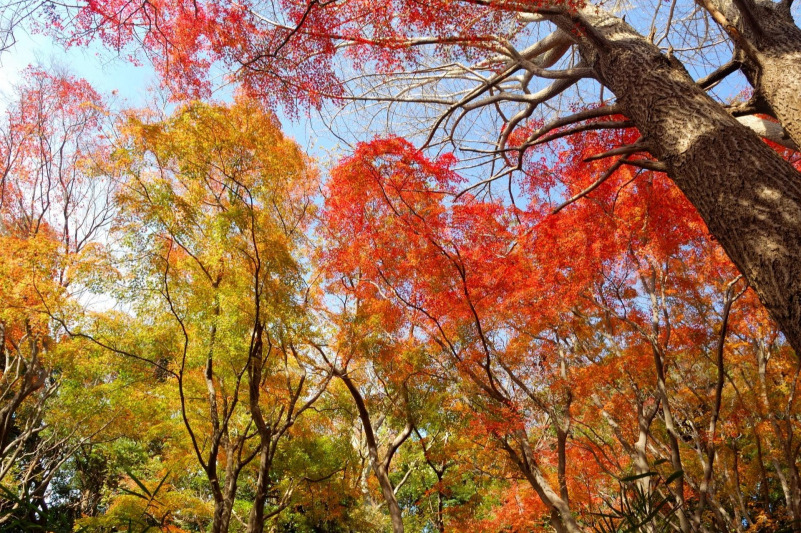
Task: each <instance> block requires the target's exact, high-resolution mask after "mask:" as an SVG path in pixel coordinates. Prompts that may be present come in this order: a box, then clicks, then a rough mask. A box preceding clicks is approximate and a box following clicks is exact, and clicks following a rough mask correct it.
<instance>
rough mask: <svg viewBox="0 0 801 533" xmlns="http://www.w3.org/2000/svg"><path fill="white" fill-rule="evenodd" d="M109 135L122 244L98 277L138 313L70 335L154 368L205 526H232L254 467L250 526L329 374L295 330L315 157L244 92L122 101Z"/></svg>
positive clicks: (286, 484)
mask: <svg viewBox="0 0 801 533" xmlns="http://www.w3.org/2000/svg"><path fill="white" fill-rule="evenodd" d="M122 132H123V134H124V137H123V143H124V144H123V146H122V148H121V149H120V150H118V151H117V153H116V165H117V167H118V168H119V173H120V174H121V180H122V183H123V185H122V187H121V190H120V193H119V194H118V195H117V197H116V202H117V205H118V206H119V208H120V210H121V214H120V222H119V223H118V224H117V225H116V226H115V228H114V230H113V235H114V237H115V238H117V239H118V240H119V242H121V243H122V245H123V246H122V247H121V248H120V249H119V250H118V251H117V252H116V253H117V255H118V257H117V259H114V256H111V257H110V260H111V261H112V264H114V265H115V266H116V268H118V275H117V277H116V278H112V279H111V280H108V281H111V282H112V285H110V286H109V285H107V286H109V287H111V288H110V289H109V290H110V291H112V290H113V291H114V294H115V295H116V297H117V298H118V299H119V301H121V302H125V303H127V304H128V305H129V306H130V307H131V309H132V310H133V311H134V312H135V317H134V316H130V315H116V316H115V315H113V314H112V315H105V316H100V317H98V318H97V319H96V320H95V321H94V322H95V323H94V324H93V323H92V322H91V321H90V322H88V323H87V324H85V325H84V327H83V328H82V329H74V330H73V331H72V333H73V334H74V335H78V336H82V337H86V338H88V339H91V340H93V341H94V342H95V343H97V344H98V345H100V346H102V347H104V348H106V349H110V350H112V351H113V352H115V353H117V354H119V355H122V356H123V357H124V358H127V359H128V360H130V361H131V362H133V363H137V364H140V365H141V363H145V364H147V365H148V366H149V367H150V368H151V372H152V371H153V370H152V369H155V373H156V376H158V377H157V378H156V381H158V382H162V383H161V384H160V385H159V388H160V389H161V391H162V392H161V394H164V395H168V398H170V400H171V401H172V402H176V403H174V404H173V405H174V407H173V408H175V409H177V410H178V412H180V415H181V420H182V423H183V429H184V431H185V432H186V436H187V438H188V441H184V445H186V447H187V450H186V451H187V452H188V453H189V454H190V455H191V456H193V457H194V459H195V461H196V462H197V464H198V465H199V466H200V467H201V469H202V471H203V473H204V475H205V477H206V479H207V483H208V487H207V490H208V492H209V495H210V498H211V500H212V502H213V508H214V512H213V515H212V520H211V530H212V531H215V532H224V531H228V530H229V526H230V522H231V520H232V518H233V515H234V511H235V505H236V503H237V495H238V493H240V489H241V479H242V477H244V476H252V479H251V482H252V483H253V485H254V491H253V494H252V499H251V505H250V506H249V510H248V514H249V516H248V518H247V531H249V532H256V531H262V530H263V529H264V527H265V523H266V521H267V520H269V519H270V518H272V517H274V516H276V515H277V514H278V513H280V512H281V511H282V510H283V509H285V508H286V507H287V506H288V505H289V503H290V500H291V498H292V494H293V491H294V488H295V486H296V485H297V483H298V482H299V481H300V479H298V478H297V476H294V475H292V474H291V473H290V477H288V478H286V479H279V478H276V473H277V470H276V467H275V464H274V461H275V460H276V457H277V456H279V455H280V453H281V452H280V450H281V449H282V448H283V447H284V446H288V444H287V441H288V439H289V438H290V435H291V433H292V431H293V429H292V428H293V427H295V425H296V423H297V422H298V419H299V417H300V416H301V415H303V413H304V412H305V411H307V410H308V409H309V408H310V407H311V406H312V405H313V404H314V403H315V401H316V400H317V399H318V398H319V397H320V395H321V394H322V393H323V391H324V390H325V388H326V385H327V383H328V380H329V379H330V374H329V375H325V374H320V373H318V372H316V371H315V370H314V367H313V366H310V363H309V361H308V355H307V354H305V353H304V350H303V348H302V346H300V345H299V344H298V341H297V336H296V333H295V331H296V330H302V329H303V327H304V326H303V320H304V318H303V306H304V291H306V290H307V289H306V287H305V283H304V279H303V271H302V269H303V267H302V263H301V259H300V257H299V255H298V254H299V250H300V249H301V246H302V244H303V243H302V241H303V238H304V228H305V226H306V224H308V222H309V219H310V215H311V212H312V211H313V204H312V203H311V197H310V192H311V191H313V187H314V185H315V183H316V173H315V170H314V168H313V167H312V166H311V165H310V164H309V162H308V160H307V159H306V158H305V156H303V154H302V153H301V152H300V151H299V149H298V147H297V145H296V144H295V143H294V142H293V141H291V140H289V139H286V138H284V137H283V135H282V134H281V131H280V129H279V126H278V123H277V121H276V119H275V117H274V115H273V114H272V113H270V112H269V111H268V110H267V109H265V108H264V107H262V106H260V105H259V104H258V103H256V102H255V101H253V100H251V99H247V98H244V97H238V98H237V100H236V101H235V102H234V103H233V104H231V105H230V106H224V105H209V104H204V103H200V102H195V103H190V104H187V105H185V106H183V107H181V108H179V109H178V110H177V111H176V112H175V113H174V114H173V115H172V116H170V117H164V118H160V117H158V116H156V117H153V116H149V115H148V114H147V113H145V114H143V115H136V114H131V115H129V116H128V117H127V121H126V123H125V124H124V125H123V126H122ZM108 281H107V282H106V283H108ZM100 283H102V282H100ZM115 285H116V286H119V287H122V289H113V287H114V286H115ZM151 379H152V378H151ZM276 492H278V493H279V494H280V496H279V497H278V498H277V499H276V500H274V505H273V504H271V503H268V500H270V501H273V497H274V494H275V493H276Z"/></svg>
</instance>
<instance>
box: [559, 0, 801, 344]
mask: <svg viewBox="0 0 801 533" xmlns="http://www.w3.org/2000/svg"><path fill="white" fill-rule="evenodd" d="M550 18H552V19H553V21H554V22H555V23H557V25H559V26H560V27H562V29H565V30H570V29H574V28H575V26H576V24H577V22H578V24H579V26H584V28H582V30H583V35H582V36H581V37H580V38H579V48H580V51H581V54H582V56H583V58H584V60H585V61H587V63H588V64H590V65H592V67H593V69H594V71H595V73H596V76H597V77H598V79H599V80H600V81H601V82H602V83H603V84H604V85H605V86H606V87H608V88H609V89H610V90H611V91H612V92H613V93H614V94H615V95H616V96H617V99H618V102H619V103H620V104H621V105H622V106H623V107H624V109H625V114H626V115H627V116H628V117H629V118H630V119H631V120H632V121H633V122H634V123H635V125H636V126H637V128H638V129H639V131H640V133H641V134H642V141H643V142H644V143H646V145H647V147H648V149H649V151H650V152H651V153H652V154H653V155H654V156H655V157H657V158H658V159H659V160H660V161H662V162H663V163H664V164H665V165H666V168H667V174H668V176H670V178H671V179H672V180H673V181H674V182H675V183H676V185H677V186H678V187H679V189H681V191H682V192H683V193H684V194H685V195H686V196H687V198H688V199H689V200H690V202H691V203H692V204H693V205H694V206H695V208H696V209H697V210H698V212H699V213H700V215H701V217H702V218H703V219H704V221H705V222H706V224H707V226H708V227H709V230H710V232H711V233H712V235H713V236H714V237H715V238H716V239H717V240H718V242H719V243H720V244H721V245H722V247H723V249H724V250H725V251H726V253H727V254H728V255H729V257H730V258H731V260H732V261H733V262H734V263H735V265H737V267H738V268H739V269H740V272H742V274H743V275H744V276H745V277H746V279H747V280H748V282H749V283H750V285H751V286H752V287H753V288H754V290H755V291H756V293H757V294H758V295H759V298H760V300H761V301H762V303H763V304H764V305H765V307H766V308H767V309H768V311H769V312H770V314H771V316H772V317H773V319H774V320H776V322H778V324H779V326H780V327H781V329H782V331H783V332H784V334H785V336H786V337H787V340H788V341H789V343H790V345H791V346H792V347H793V348H794V349H795V351H796V353H797V354H801V174H800V173H799V172H798V171H796V170H795V168H793V167H792V165H790V164H789V163H788V162H786V161H785V160H784V159H782V158H781V157H779V155H778V154H776V153H775V152H774V151H773V150H771V149H770V148H769V147H768V146H767V145H765V143H763V142H762V141H761V140H760V139H759V138H758V137H757V136H756V135H755V134H754V133H752V132H751V131H750V130H749V129H748V128H746V127H745V126H743V125H742V124H740V123H739V122H737V120H736V119H735V118H734V117H732V116H731V115H730V114H729V113H728V112H727V111H726V110H725V109H723V107H722V106H720V105H719V104H718V103H717V102H715V101H714V100H712V98H710V97H709V96H708V95H707V94H706V93H705V92H704V91H702V90H701V89H700V88H699V87H697V85H696V84H695V82H694V81H693V79H692V78H691V77H690V75H689V74H688V73H687V71H686V70H685V69H684V67H683V66H682V65H681V63H679V62H678V61H677V60H676V59H675V58H672V57H667V56H665V55H664V54H662V53H661V52H660V51H659V49H658V48H657V47H656V46H654V45H653V44H651V43H650V42H648V41H647V40H646V39H644V38H643V37H642V36H641V35H639V34H638V33H637V32H636V31H635V30H634V29H633V28H632V27H631V26H629V25H628V24H626V23H625V22H623V21H622V20H620V19H618V18H616V17H612V16H609V15H607V14H605V13H604V12H602V11H601V10H599V9H597V8H594V7H588V8H585V9H583V10H581V14H580V15H578V16H577V17H570V16H567V15H560V16H552V17H550Z"/></svg>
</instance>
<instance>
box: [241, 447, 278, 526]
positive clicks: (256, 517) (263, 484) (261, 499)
mask: <svg viewBox="0 0 801 533" xmlns="http://www.w3.org/2000/svg"><path fill="white" fill-rule="evenodd" d="M270 470H272V454H271V453H270V446H269V441H268V442H267V443H266V445H265V443H262V445H261V450H259V477H258V479H257V480H256V493H255V494H254V496H253V507H251V509H250V515H249V516H248V527H247V532H248V533H261V532H262V531H264V506H265V503H266V501H267V490H268V489H269V488H270V487H269V485H270Z"/></svg>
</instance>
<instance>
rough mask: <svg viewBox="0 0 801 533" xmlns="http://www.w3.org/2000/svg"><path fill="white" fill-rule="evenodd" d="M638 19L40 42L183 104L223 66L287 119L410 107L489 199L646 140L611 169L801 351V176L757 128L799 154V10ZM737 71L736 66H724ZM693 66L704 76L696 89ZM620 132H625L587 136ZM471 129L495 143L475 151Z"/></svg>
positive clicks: (329, 7)
mask: <svg viewBox="0 0 801 533" xmlns="http://www.w3.org/2000/svg"><path fill="white" fill-rule="evenodd" d="M643 4H644V5H643V7H646V8H647V9H648V10H650V11H651V12H652V13H653V15H652V16H650V17H644V16H641V15H635V14H633V16H631V17H630V19H629V20H628V21H627V20H626V17H625V16H622V17H621V16H618V15H616V14H615V9H614V8H609V7H607V6H605V5H600V4H599V5H594V4H591V3H586V2H563V1H556V2H530V1H512V0H464V1H460V2H456V1H451V0H442V1H435V2H426V3H423V4H420V3H418V2H403V1H399V2H383V3H381V5H379V6H376V5H375V3H373V2H365V1H363V0H351V1H348V2H318V1H316V0H315V1H311V2H305V1H304V2H300V1H298V2H293V1H286V2H223V3H220V2H191V3H187V2H180V1H174V0H164V1H159V2H144V3H139V2H128V1H127V0H120V1H116V0H115V1H111V0H109V1H104V2H87V3H85V4H83V3H79V4H77V5H57V4H53V5H52V7H51V8H49V9H46V10H44V11H43V13H45V14H46V17H45V20H44V21H43V22H40V23H39V24H41V25H43V26H47V27H50V28H51V30H53V31H55V32H56V33H61V34H62V36H63V38H64V39H65V41H66V42H68V43H70V44H84V43H87V42H88V41H91V40H93V39H99V40H101V41H102V42H103V43H104V44H105V45H107V46H110V47H112V48H115V49H117V50H121V49H125V48H126V47H129V46H137V47H139V48H141V49H143V50H144V53H145V54H146V55H147V56H148V57H149V58H150V59H151V60H152V62H153V64H154V66H155V67H156V69H157V70H158V71H159V72H160V74H161V76H162V79H163V80H164V82H165V84H167V85H169V86H171V87H172V88H173V89H174V90H175V91H176V94H179V95H204V94H208V93H209V90H210V83H209V79H210V78H209V76H208V73H209V72H210V71H213V70H214V69H215V68H216V67H218V66H221V67H222V68H223V69H225V70H226V71H228V72H229V73H230V74H231V77H232V78H233V79H235V80H237V81H239V82H241V83H242V84H243V85H244V86H245V87H246V88H247V90H248V91H249V93H251V94H252V95H254V96H256V97H259V98H262V99H265V100H266V101H269V102H273V103H281V104H283V105H285V106H287V108H288V109H289V110H290V111H294V110H297V109H298V107H303V106H308V105H311V106H319V105H321V104H322V102H323V101H324V100H326V99H334V100H338V101H351V100H356V101H362V102H365V103H366V104H370V103H375V102H379V103H380V102H384V103H386V104H387V106H389V108H390V111H392V110H395V109H396V108H397V106H396V104H401V105H404V106H405V107H403V109H404V111H402V112H403V113H407V112H408V113H412V118H414V120H413V122H412V123H419V120H420V119H421V118H425V122H424V123H425V124H426V125H427V127H426V128H425V129H424V130H423V131H420V128H414V129H413V130H412V131H405V132H400V133H404V134H407V133H408V134H411V133H416V134H418V135H419V134H422V135H423V137H424V138H425V140H424V143H425V144H427V145H429V146H432V145H437V146H441V145H446V144H453V145H455V146H456V147H457V148H459V149H461V150H464V152H465V153H466V154H468V155H471V156H477V155H478V156H481V155H482V154H483V155H484V156H486V157H488V158H489V159H490V160H491V161H492V162H493V163H495V164H501V165H502V168H501V170H498V171H496V170H495V169H494V166H492V165H485V166H484V168H485V169H486V170H487V172H488V173H489V174H490V176H486V177H484V178H483V180H482V182H483V184H484V185H486V184H487V183H489V182H492V181H495V180H498V179H501V178H504V177H506V176H508V175H509V174H510V173H512V172H515V171H518V170H520V169H521V157H522V156H516V155H515V154H516V153H517V154H521V153H522V152H525V151H527V150H528V149H531V148H533V147H535V146H537V145H539V144H541V143H543V142H545V141H546V140H547V139H549V138H551V136H552V135H565V134H566V132H565V131H559V130H560V129H561V128H565V127H570V126H572V128H569V129H571V130H573V131H581V130H586V129H588V128H636V130H637V131H638V132H639V133H640V135H641V138H640V139H639V140H637V141H635V142H633V143H631V144H628V145H625V146H620V147H615V148H614V149H612V150H610V151H609V152H608V153H607V154H605V157H615V156H616V157H618V164H619V165H620V166H635V167H647V168H650V169H656V170H660V171H664V172H667V173H668V175H669V176H670V177H671V179H673V180H674V181H675V183H676V184H677V185H678V186H679V188H680V189H681V190H682V191H683V192H684V193H685V195H687V197H688V198H689V199H690V201H691V202H692V204H693V205H694V206H695V208H696V209H698V210H699V213H700V214H701V216H702V218H703V219H704V221H705V222H706V223H707V225H708V227H709V228H710V231H711V232H712V234H713V235H715V237H716V239H717V240H718V242H720V243H721V245H722V246H723V247H724V249H725V250H726V252H727V254H728V255H729V256H730V257H731V258H732V260H733V261H734V263H735V264H736V265H737V266H738V268H739V269H740V271H741V272H743V274H744V275H745V277H746V279H747V280H748V281H749V283H750V285H751V286H752V287H753V288H754V290H755V291H756V292H757V294H759V296H760V298H761V300H762V302H763V303H764V304H765V305H766V307H767V308H768V309H769V310H770V312H771V315H772V316H773V318H774V319H775V320H776V321H777V322H778V323H779V324H781V326H782V330H783V332H784V334H785V335H786V336H787V338H788V339H789V341H790V343H791V345H793V346H794V347H795V348H796V350H801V330H799V327H798V324H799V323H801V320H799V317H801V304H799V302H801V298H799V297H798V295H799V294H800V292H799V291H801V286H799V285H798V283H796V281H795V280H798V279H801V276H799V271H798V265H799V264H801V258H799V256H798V255H795V254H797V253H798V252H797V251H798V250H799V249H801V244H800V243H799V242H798V240H797V238H798V235H799V234H800V233H801V232H799V227H798V224H799V220H801V215H799V203H801V202H800V201H799V193H798V191H797V187H796V185H795V184H796V183H797V181H798V179H799V176H798V172H797V170H795V169H794V168H793V167H791V166H790V165H788V164H787V163H786V162H785V161H783V160H782V158H780V157H778V156H777V155H776V154H775V153H774V152H773V151H772V150H770V149H768V148H767V147H766V146H765V145H764V143H762V142H761V140H760V139H759V137H758V135H757V134H755V132H754V131H750V130H749V127H748V126H752V127H753V128H754V130H756V133H758V134H759V135H762V136H768V137H771V138H773V139H774V140H779V141H782V142H785V143H786V144H788V145H791V146H796V147H797V146H798V145H799V143H801V132H799V129H798V124H799V123H801V120H799V117H798V109H799V100H798V98H799V97H798V95H799V94H801V90H799V86H798V82H797V80H798V79H799V78H800V77H801V76H799V75H798V74H799V73H798V70H797V69H798V60H797V57H798V54H799V53H801V52H800V51H801V44H799V43H801V30H799V28H798V27H797V25H796V24H795V22H794V20H793V11H792V10H793V6H792V2H791V1H785V0H782V1H780V2H775V3H774V2H757V1H754V0H738V1H736V2H726V1H715V0H698V1H696V2H678V0H676V1H674V2H671V7H670V8H669V9H667V10H663V9H661V5H662V3H661V2H655V3H654V4H655V5H650V4H648V3H645V2H644V3H643ZM539 37H541V38H539ZM724 43H725V44H724ZM727 54H731V57H732V59H731V60H730V61H720V60H718V58H719V57H720V56H721V55H727ZM343 61H344V63H343ZM685 63H686V64H690V63H693V64H700V69H698V70H700V71H701V72H702V73H703V74H705V75H703V76H701V77H699V79H697V80H696V79H694V78H693V77H691V76H690V75H689V73H688V71H687V69H686V68H685ZM552 67H555V68H552ZM738 71H741V72H742V73H743V74H744V75H745V77H746V78H747V80H748V81H749V82H750V84H751V85H752V87H753V90H754V98H752V99H751V100H749V101H748V102H739V103H736V104H732V105H728V106H727V105H723V104H722V103H721V101H720V100H719V99H717V100H716V99H715V98H714V97H713V96H711V95H710V91H713V90H714V88H715V87H720V84H721V82H722V81H723V80H724V79H725V78H727V76H729V75H731V74H732V73H734V72H738ZM602 88H605V89H608V90H609V91H611V92H612V93H613V95H614V96H615V98H616V100H617V101H616V103H615V104H614V105H609V106H603V105H601V106H597V107H595V108H594V109H589V110H583V111H580V112H578V113H575V114H572V115H568V114H564V113H559V114H556V115H554V114H552V113H550V114H549V113H547V112H545V113H541V117H542V118H545V119H547V120H546V122H545V123H544V124H542V125H541V126H540V127H537V128H530V129H529V130H528V131H529V133H528V134H527V135H524V136H522V137H521V136H518V139H519V142H518V143H517V144H516V145H514V146H513V145H510V144H509V140H510V138H511V137H512V136H513V134H514V133H515V132H517V131H520V130H521V128H523V129H524V130H525V129H526V128H529V127H530V126H531V122H532V121H531V120H530V119H531V118H532V117H533V116H534V115H535V113H538V112H539V111H538V110H539V109H541V108H543V107H545V106H547V107H549V108H553V106H554V105H558V102H559V100H561V99H563V98H564V97H565V96H566V95H567V96H569V95H573V96H574V99H573V100H572V102H573V105H570V104H568V105H567V106H564V107H566V108H567V109H568V110H569V109H575V107H576V106H577V105H578V106H582V105H584V104H586V103H587V102H592V101H596V102H597V103H599V104H603V103H604V102H605V98H604V96H603V90H602ZM599 89H601V90H600V91H599ZM599 92H600V93H601V94H600V96H597V95H598V93H599ZM560 107H561V106H560ZM429 110H431V111H429ZM368 112H369V111H368ZM432 113H433V116H432ZM758 113H762V114H767V115H771V116H774V117H776V119H777V120H778V123H777V122H773V121H771V120H765V119H763V118H760V117H758V116H755V115H756V114H758ZM614 114H622V115H623V116H624V117H626V120H617V121H605V122H603V123H601V122H598V121H596V122H594V123H592V124H588V123H587V122H586V121H587V120H588V119H592V118H598V117H609V116H611V115H614ZM735 117H742V122H740V121H738V120H737V119H736V118H735ZM397 122H401V123H405V122H407V121H406V120H398V121H397ZM601 124H603V125H601ZM470 125H476V126H480V128H481V129H482V130H483V131H487V134H486V135H485V136H484V138H480V139H477V140H476V139H475V138H474V136H472V135H470V129H471V128H470ZM493 128H494V131H493ZM426 130H427V131H426ZM498 131H500V133H498ZM637 153H649V154H650V155H652V156H653V159H654V161H652V160H651V159H643V158H639V159H637V158H634V157H632V156H633V155H634V154H637ZM710 154H714V157H713V158H711V157H710ZM474 185H475V184H474Z"/></svg>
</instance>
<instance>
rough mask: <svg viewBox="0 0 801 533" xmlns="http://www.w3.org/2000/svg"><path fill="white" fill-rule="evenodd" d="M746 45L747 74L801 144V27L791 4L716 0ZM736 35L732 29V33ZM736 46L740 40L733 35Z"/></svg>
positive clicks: (799, 144)
mask: <svg viewBox="0 0 801 533" xmlns="http://www.w3.org/2000/svg"><path fill="white" fill-rule="evenodd" d="M714 4H715V6H716V7H717V8H718V9H719V10H720V11H721V12H722V13H723V15H724V16H725V17H726V18H727V19H728V20H729V21H730V22H731V23H732V25H733V26H734V27H735V28H736V33H734V35H735V37H736V36H737V35H738V34H739V39H740V40H741V41H746V43H741V44H743V45H744V46H745V48H751V50H750V51H749V50H742V51H741V53H740V54H739V55H740V56H741V58H742V63H743V68H742V70H743V73H745V75H746V77H747V78H748V80H749V81H750V82H751V85H752V86H753V87H754V91H755V96H757V97H760V98H762V99H764V101H765V102H767V104H768V105H769V106H770V108H771V109H772V110H773V113H774V114H775V115H776V118H777V119H779V122H780V123H781V124H782V126H784V129H785V130H786V131H787V133H788V134H789V136H790V138H791V139H792V140H793V141H794V142H795V144H796V146H801V29H799V28H798V26H796V25H795V22H794V21H793V18H792V16H791V15H790V11H789V7H788V8H787V9H785V8H784V7H783V5H782V4H776V3H774V2H770V1H759V2H752V0H737V1H733V0H715V2H714ZM729 34H730V35H732V32H731V31H730V32H729ZM733 40H734V41H735V45H737V44H738V43H737V39H736V38H733Z"/></svg>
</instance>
